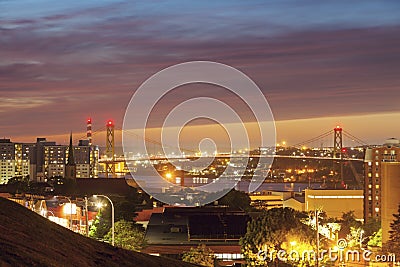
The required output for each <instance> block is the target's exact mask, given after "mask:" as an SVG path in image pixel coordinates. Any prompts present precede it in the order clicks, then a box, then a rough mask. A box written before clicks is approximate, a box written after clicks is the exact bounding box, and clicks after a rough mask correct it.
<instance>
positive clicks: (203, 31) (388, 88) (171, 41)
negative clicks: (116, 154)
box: [0, 1, 400, 136]
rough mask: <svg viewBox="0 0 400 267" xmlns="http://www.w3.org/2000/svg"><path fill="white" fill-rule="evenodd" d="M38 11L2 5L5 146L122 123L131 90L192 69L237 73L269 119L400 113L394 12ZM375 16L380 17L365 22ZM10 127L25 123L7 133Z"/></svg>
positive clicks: (340, 8)
mask: <svg viewBox="0 0 400 267" xmlns="http://www.w3.org/2000/svg"><path fill="white" fill-rule="evenodd" d="M39 3H40V2H39ZM46 3H48V2H46V1H43V2H42V3H41V4H37V5H34V6H33V7H32V10H31V11H19V10H17V9H18V7H19V6H22V5H23V4H24V1H22V2H20V3H19V4H16V3H14V4H4V3H2V4H0V8H2V7H3V8H8V9H9V10H10V11H11V12H8V13H7V15H6V16H3V17H1V18H0V34H1V38H0V93H1V94H2V96H3V97H4V98H3V99H2V102H1V103H3V104H4V105H3V106H2V108H1V109H0V110H1V112H2V114H4V115H6V116H3V118H2V124H3V126H0V131H2V132H4V133H5V134H6V135H10V136H11V135H12V136H14V135H19V134H20V133H21V131H24V135H26V133H25V131H26V130H28V131H29V132H30V133H31V134H32V135H40V134H43V133H50V134H61V133H63V132H65V131H69V130H71V129H72V130H77V131H78V130H82V128H83V127H82V126H83V123H84V121H85V118H86V117H87V116H92V117H94V119H95V121H96V119H97V121H99V123H100V122H101V121H105V120H106V119H107V118H109V117H113V118H115V120H116V122H117V124H118V123H119V124H120V123H121V121H122V117H123V114H124V110H125V107H126V105H127V104H128V100H129V98H130V97H131V95H132V94H133V92H134V90H135V88H137V87H138V86H139V85H140V84H141V83H142V82H143V81H144V80H145V79H147V78H148V77H150V76H151V75H152V74H154V73H156V72H157V71H159V70H161V69H163V68H165V67H168V66H170V65H173V64H177V63H181V62H184V61H190V60H211V61H218V62H221V63H225V64H229V65H232V66H233V67H236V68H239V69H240V70H242V71H243V72H245V73H246V74H247V75H248V76H249V77H250V78H252V79H253V80H254V81H255V82H256V83H257V84H258V85H259V87H260V88H261V89H262V91H263V92H264V94H265V95H266V97H267V98H268V100H269V102H270V105H271V107H272V110H273V112H274V114H275V117H276V119H278V120H290V119H297V118H302V119H307V118H316V117H326V116H344V115H357V114H374V113H387V112H399V111H400V106H399V105H398V103H399V101H400V90H399V86H400V77H399V75H398V70H399V69H400V37H399V36H400V20H399V18H398V16H396V14H398V13H397V12H396V10H399V9H398V8H399V4H398V2H397V1H386V2H385V3H386V5H379V6H377V4H376V3H374V2H365V4H363V5H361V4H360V5H359V6H358V7H350V6H348V5H349V4H347V2H345V1H337V2H336V4H329V5H328V6H325V5H321V4H319V3H318V2H309V1H304V2H303V3H301V4H297V5H293V4H292V5H289V4H287V3H286V4H285V3H282V2H281V1H276V2H273V1H272V2H270V3H269V4H265V3H263V2H259V1H255V2H254V3H253V5H248V4H247V5H244V4H243V3H242V2H239V1H238V2H236V1H229V2H222V3H214V4H204V3H198V2H196V3H194V2H191V3H187V1H184V2H182V1H172V2H165V3H164V2H163V3H158V4H149V3H146V4H145V3H131V2H113V1H106V2H105V3H103V4H88V3H86V4H78V3H74V2H73V3H72V4H71V6H70V7H66V6H52V7H46V8H45V7H44V5H45V4H46ZM2 5H3V6H2ZM41 5H42V8H40V7H41ZM176 7H179V8H180V9H179V10H180V11H179V12H178V11H174V10H177V9H174V8H176ZM4 10H6V9H4ZM210 10H213V11H215V12H210ZM372 10H375V12H376V13H378V14H381V15H382V16H374V17H372V16H370V15H367V14H369V13H368V12H367V11H372ZM318 12H319V13H318ZM10 14H11V15H10ZM191 88H192V89H191ZM193 88H196V89H193ZM199 90H200V91H201V92H202V93H203V94H208V96H210V94H213V92H215V90H212V89H211V88H206V87H204V88H202V89H199V87H188V88H187V90H185V91H184V93H183V94H182V98H180V97H179V96H176V95H175V96H174V97H173V98H171V99H166V100H165V103H167V104H166V106H165V107H160V112H162V111H165V110H166V109H167V106H168V103H173V102H179V101H180V100H183V99H184V98H185V97H190V96H191V95H193V94H196V93H198V92H199ZM193 92H195V93H193ZM224 96H225V95H224V94H223V93H218V92H217V93H216V95H215V97H217V98H224ZM7 99H8V100H10V101H8V100H7ZM227 99H228V98H227ZM228 101H229V100H228ZM13 107H14V108H13ZM26 118H29V120H26ZM13 121H24V124H22V123H21V125H15V127H12V128H10V127H5V126H4V125H7V124H10V123H12V122H13ZM37 121H41V123H42V127H41V128H40V129H38V127H36V126H37ZM61 122H62V125H63V126H62V127H59V126H57V125H60V123H61ZM64 125H65V126H64Z"/></svg>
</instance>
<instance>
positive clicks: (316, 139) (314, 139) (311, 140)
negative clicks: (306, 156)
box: [293, 130, 332, 147]
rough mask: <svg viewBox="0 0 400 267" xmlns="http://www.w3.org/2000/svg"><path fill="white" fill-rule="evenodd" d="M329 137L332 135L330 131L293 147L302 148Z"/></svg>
mask: <svg viewBox="0 0 400 267" xmlns="http://www.w3.org/2000/svg"><path fill="white" fill-rule="evenodd" d="M330 135H332V131H331V130H330V131H327V132H325V133H323V134H320V135H318V136H316V137H313V138H311V139H308V140H306V141H303V142H300V143H297V144H294V145H293V146H294V147H301V146H303V145H307V144H310V143H313V142H316V141H318V140H321V139H323V138H325V137H328V136H330Z"/></svg>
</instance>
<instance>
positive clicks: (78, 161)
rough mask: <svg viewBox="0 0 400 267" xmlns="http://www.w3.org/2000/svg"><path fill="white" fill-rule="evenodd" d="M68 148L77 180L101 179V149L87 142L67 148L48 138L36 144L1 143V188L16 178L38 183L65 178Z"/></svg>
mask: <svg viewBox="0 0 400 267" xmlns="http://www.w3.org/2000/svg"><path fill="white" fill-rule="evenodd" d="M71 141H72V140H71ZM69 147H71V148H72V151H73V153H72V154H73V158H74V163H75V170H76V171H75V176H76V178H98V177H99V174H98V173H99V148H98V146H94V145H89V141H88V140H80V141H79V144H78V146H66V145H58V144H56V142H49V141H47V140H46V138H37V140H36V143H14V142H12V141H11V140H10V139H0V184H6V183H8V181H9V179H11V178H13V177H27V176H29V178H30V180H31V181H37V182H45V181H46V180H47V179H48V178H51V177H54V176H61V177H66V175H67V173H66V172H67V164H68V162H69V160H68V159H69V155H70V153H69V150H70V149H69Z"/></svg>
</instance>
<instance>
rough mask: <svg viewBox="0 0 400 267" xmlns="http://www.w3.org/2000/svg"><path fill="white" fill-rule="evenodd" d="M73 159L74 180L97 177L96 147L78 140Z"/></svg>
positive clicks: (97, 158)
mask: <svg viewBox="0 0 400 267" xmlns="http://www.w3.org/2000/svg"><path fill="white" fill-rule="evenodd" d="M74 158H75V164H76V178H98V177H99V148H98V146H94V145H90V144H89V140H79V143H78V146H76V147H74Z"/></svg>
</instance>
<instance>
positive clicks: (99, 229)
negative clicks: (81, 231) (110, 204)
mask: <svg viewBox="0 0 400 267" xmlns="http://www.w3.org/2000/svg"><path fill="white" fill-rule="evenodd" d="M110 228H111V222H110V220H108V219H107V217H106V216H103V212H101V211H99V212H98V213H97V216H96V219H95V221H94V222H93V224H92V225H91V226H90V231H89V237H91V238H95V239H103V238H104V236H105V235H106V234H107V233H108V231H109V230H110Z"/></svg>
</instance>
